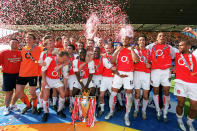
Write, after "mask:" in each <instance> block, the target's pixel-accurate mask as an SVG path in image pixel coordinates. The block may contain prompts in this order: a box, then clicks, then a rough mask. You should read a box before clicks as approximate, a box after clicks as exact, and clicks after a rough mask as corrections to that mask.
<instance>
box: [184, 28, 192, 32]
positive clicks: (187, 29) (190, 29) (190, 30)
mask: <svg viewBox="0 0 197 131" xmlns="http://www.w3.org/2000/svg"><path fill="white" fill-rule="evenodd" d="M183 31H184V32H192V31H193V30H192V28H191V27H186V28H185V29H184V30H183Z"/></svg>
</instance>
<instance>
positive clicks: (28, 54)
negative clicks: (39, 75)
mask: <svg viewBox="0 0 197 131" xmlns="http://www.w3.org/2000/svg"><path fill="white" fill-rule="evenodd" d="M35 46H36V45H35V44H34V45H33V46H32V48H31V49H30V51H31V50H33V49H34V47H35ZM25 50H26V52H27V53H26V54H28V55H29V57H30V59H31V60H32V61H34V62H36V61H35V59H34V58H33V57H32V56H31V53H30V52H29V50H28V49H27V47H26V48H25ZM26 54H25V56H26Z"/></svg>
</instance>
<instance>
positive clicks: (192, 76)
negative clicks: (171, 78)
mask: <svg viewBox="0 0 197 131" xmlns="http://www.w3.org/2000/svg"><path fill="white" fill-rule="evenodd" d="M189 48H190V42H189V41H181V42H180V43H179V53H176V57H175V73H176V79H175V87H174V94H175V95H176V96H177V100H178V104H177V107H176V116H177V121H178V125H179V128H180V129H181V130H183V131H186V128H185V126H184V124H183V121H182V117H183V114H184V110H183V109H184V105H185V98H189V103H190V109H189V113H188V117H187V125H188V127H189V131H195V129H194V127H193V125H192V122H193V121H194V119H195V118H196V116H197V55H194V53H193V54H191V53H190V52H189ZM196 51H197V50H196Z"/></svg>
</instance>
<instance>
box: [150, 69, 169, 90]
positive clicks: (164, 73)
mask: <svg viewBox="0 0 197 131" xmlns="http://www.w3.org/2000/svg"><path fill="white" fill-rule="evenodd" d="M170 77H171V73H170V69H169V68H168V69H165V70H161V69H153V70H151V85H152V86H153V87H159V85H160V84H161V85H162V86H171V83H170Z"/></svg>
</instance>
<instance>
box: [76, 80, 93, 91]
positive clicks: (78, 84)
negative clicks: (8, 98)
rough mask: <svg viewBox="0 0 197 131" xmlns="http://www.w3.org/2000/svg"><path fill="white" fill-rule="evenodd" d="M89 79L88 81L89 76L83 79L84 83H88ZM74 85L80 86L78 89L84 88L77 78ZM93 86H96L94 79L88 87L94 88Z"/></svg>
mask: <svg viewBox="0 0 197 131" xmlns="http://www.w3.org/2000/svg"><path fill="white" fill-rule="evenodd" d="M87 81H88V78H86V79H83V84H84V86H85V85H86V83H87ZM73 87H75V88H78V89H82V88H81V84H80V83H79V82H78V80H77V79H76V81H75V82H74V84H73ZM92 87H95V86H94V83H93V81H92V80H91V81H90V84H89V86H88V88H92Z"/></svg>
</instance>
